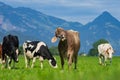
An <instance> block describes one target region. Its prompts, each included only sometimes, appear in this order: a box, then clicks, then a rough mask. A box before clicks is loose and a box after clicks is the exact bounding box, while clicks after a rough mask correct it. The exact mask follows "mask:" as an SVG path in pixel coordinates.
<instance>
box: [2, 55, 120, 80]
mask: <svg viewBox="0 0 120 80" xmlns="http://www.w3.org/2000/svg"><path fill="white" fill-rule="evenodd" d="M55 57H56V60H57V64H58V68H57V69H54V68H52V67H51V66H50V65H49V63H48V61H47V60H45V61H44V63H43V66H44V68H43V69H41V68H40V63H39V60H37V61H36V63H35V66H34V68H32V69H31V68H25V64H24V57H23V56H19V63H17V64H16V68H15V69H11V70H8V69H2V70H0V80H120V57H113V62H112V64H111V65H107V66H101V65H99V64H98V57H87V56H86V57H81V56H79V57H78V64H77V70H74V69H73V68H72V69H71V70H68V65H67V62H66V63H65V66H64V67H65V68H64V70H61V66H60V58H59V56H55ZM0 67H1V65H0Z"/></svg>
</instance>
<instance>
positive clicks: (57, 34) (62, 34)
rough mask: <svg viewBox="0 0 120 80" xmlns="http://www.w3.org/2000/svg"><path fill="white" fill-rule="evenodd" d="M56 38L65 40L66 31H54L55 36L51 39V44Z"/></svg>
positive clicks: (59, 28) (59, 29)
mask: <svg viewBox="0 0 120 80" xmlns="http://www.w3.org/2000/svg"><path fill="white" fill-rule="evenodd" d="M57 38H60V40H62V41H64V40H66V31H65V30H64V29H63V28H61V27H58V28H57V29H56V31H55V36H54V37H53V38H52V39H51V42H56V41H57Z"/></svg>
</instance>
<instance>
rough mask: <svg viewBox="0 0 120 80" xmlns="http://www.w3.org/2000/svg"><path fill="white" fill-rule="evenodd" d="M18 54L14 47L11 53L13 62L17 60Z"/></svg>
mask: <svg viewBox="0 0 120 80" xmlns="http://www.w3.org/2000/svg"><path fill="white" fill-rule="evenodd" d="M18 54H19V51H18V49H15V51H13V55H12V58H13V60H14V61H15V62H18Z"/></svg>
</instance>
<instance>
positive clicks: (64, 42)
mask: <svg viewBox="0 0 120 80" xmlns="http://www.w3.org/2000/svg"><path fill="white" fill-rule="evenodd" d="M55 37H56V38H60V41H59V44H58V50H59V54H60V58H61V65H62V68H63V65H64V58H67V59H68V66H69V67H70V66H71V64H72V63H73V62H74V63H75V69H76V63H77V56H78V51H79V49H80V38H79V32H77V31H73V30H64V29H62V28H60V27H59V28H57V29H56V32H55ZM55 37H53V38H52V41H53V42H55V40H56V38H55ZM53 39H54V40H53Z"/></svg>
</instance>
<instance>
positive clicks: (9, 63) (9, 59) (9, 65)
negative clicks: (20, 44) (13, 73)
mask: <svg viewBox="0 0 120 80" xmlns="http://www.w3.org/2000/svg"><path fill="white" fill-rule="evenodd" d="M11 62H12V58H8V61H7V67H8V69H11Z"/></svg>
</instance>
